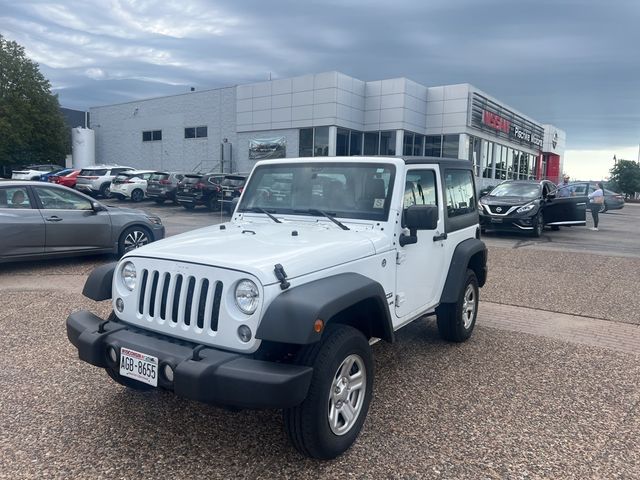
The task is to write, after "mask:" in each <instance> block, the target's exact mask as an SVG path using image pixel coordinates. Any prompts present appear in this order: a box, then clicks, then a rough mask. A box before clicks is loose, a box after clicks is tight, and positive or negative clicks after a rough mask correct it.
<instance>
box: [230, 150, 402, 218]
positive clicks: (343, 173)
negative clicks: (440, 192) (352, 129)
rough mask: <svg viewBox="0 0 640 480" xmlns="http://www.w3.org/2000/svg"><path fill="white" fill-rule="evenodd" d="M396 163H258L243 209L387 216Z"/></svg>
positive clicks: (344, 215)
mask: <svg viewBox="0 0 640 480" xmlns="http://www.w3.org/2000/svg"><path fill="white" fill-rule="evenodd" d="M394 174H395V167H394V166H393V165H380V164H367V163H328V162H323V163H303V164H300V163H298V164H274V165H262V166H260V167H257V168H256V169H255V171H254V173H253V176H252V177H251V180H250V182H249V184H248V185H247V187H246V190H245V193H244V197H243V199H242V203H241V204H240V205H239V207H238V211H240V212H242V211H256V209H257V208H262V209H264V210H266V211H268V212H270V213H278V214H291V215H314V213H313V212H314V211H323V212H326V213H328V214H329V215H331V216H332V217H342V218H353V219H363V220H386V219H387V217H388V214H389V205H390V201H391V195H392V190H393V179H394Z"/></svg>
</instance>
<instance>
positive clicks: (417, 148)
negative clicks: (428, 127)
mask: <svg viewBox="0 0 640 480" xmlns="http://www.w3.org/2000/svg"><path fill="white" fill-rule="evenodd" d="M423 152H424V135H419V134H417V133H416V134H415V135H414V136H413V155H414V156H416V157H421V156H422V155H424V153H423Z"/></svg>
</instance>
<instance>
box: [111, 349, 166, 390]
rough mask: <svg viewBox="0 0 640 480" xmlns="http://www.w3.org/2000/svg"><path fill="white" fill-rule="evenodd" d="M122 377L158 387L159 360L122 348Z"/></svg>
mask: <svg viewBox="0 0 640 480" xmlns="http://www.w3.org/2000/svg"><path fill="white" fill-rule="evenodd" d="M120 375H122V376H123V377H128V378H133V379H134V380H138V381H139V382H142V383H146V384H148V385H151V386H154V387H157V386H158V358H157V357H152V356H151V355H147V354H146V353H142V352H136V351H135V350H130V349H128V348H121V349H120Z"/></svg>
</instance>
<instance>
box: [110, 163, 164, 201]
mask: <svg viewBox="0 0 640 480" xmlns="http://www.w3.org/2000/svg"><path fill="white" fill-rule="evenodd" d="M154 172H155V170H127V171H126V172H122V173H119V174H118V175H116V177H115V178H114V179H113V180H111V196H112V197H116V198H119V199H120V200H124V199H126V198H130V199H131V200H132V201H134V202H139V201H141V200H143V199H144V197H146V196H147V182H148V180H149V179H150V178H151V175H153V173H154Z"/></svg>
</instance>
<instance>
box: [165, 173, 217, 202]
mask: <svg viewBox="0 0 640 480" xmlns="http://www.w3.org/2000/svg"><path fill="white" fill-rule="evenodd" d="M223 178H224V174H221V173H207V174H204V175H201V174H187V175H185V177H184V178H183V179H182V181H180V183H178V189H177V194H176V199H177V201H178V203H179V204H180V205H182V206H183V207H184V208H186V209H187V210H192V209H194V208H195V207H196V206H198V205H205V206H206V207H207V208H208V209H209V210H211V211H214V210H216V209H217V208H219V207H218V200H219V197H220V191H221V186H220V183H221V182H222V179H223Z"/></svg>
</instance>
